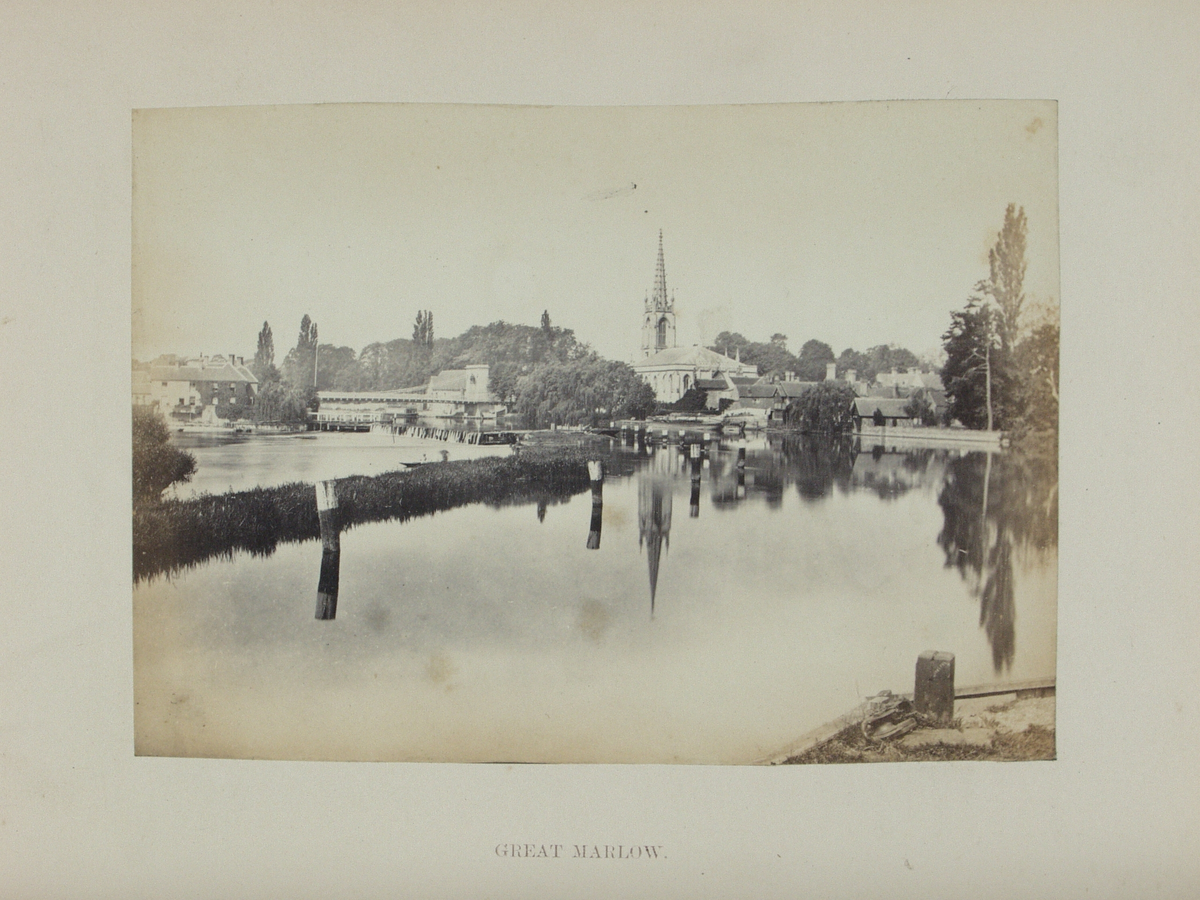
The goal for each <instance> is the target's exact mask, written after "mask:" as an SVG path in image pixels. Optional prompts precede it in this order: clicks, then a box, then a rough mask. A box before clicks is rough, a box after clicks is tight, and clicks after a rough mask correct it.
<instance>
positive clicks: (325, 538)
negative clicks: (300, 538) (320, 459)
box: [317, 481, 341, 550]
mask: <svg viewBox="0 0 1200 900" xmlns="http://www.w3.org/2000/svg"><path fill="white" fill-rule="evenodd" d="M317 518H319V519H320V520H321V549H322V550H340V549H341V543H340V535H341V523H340V522H338V500H337V482H335V481H318V482H317Z"/></svg>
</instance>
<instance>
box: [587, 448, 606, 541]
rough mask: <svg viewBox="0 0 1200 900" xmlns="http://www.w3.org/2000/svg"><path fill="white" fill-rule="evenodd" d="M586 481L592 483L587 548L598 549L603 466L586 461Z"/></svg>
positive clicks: (602, 508)
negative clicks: (590, 517) (590, 518)
mask: <svg viewBox="0 0 1200 900" xmlns="http://www.w3.org/2000/svg"><path fill="white" fill-rule="evenodd" d="M587 466H588V479H589V480H590V481H591V482H592V520H591V522H590V524H589V526H588V536H587V548H588V549H589V550H599V549H600V531H601V528H602V526H603V524H604V464H603V463H602V462H601V461H600V460H598V459H589V460H588V464H587Z"/></svg>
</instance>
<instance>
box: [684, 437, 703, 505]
mask: <svg viewBox="0 0 1200 900" xmlns="http://www.w3.org/2000/svg"><path fill="white" fill-rule="evenodd" d="M688 452H689V456H691V497H690V498H689V500H688V515H689V516H690V517H691V518H700V468H701V466H702V463H703V461H702V460H701V452H702V448H701V445H700V444H692V445H691V446H690V448H689V450H688Z"/></svg>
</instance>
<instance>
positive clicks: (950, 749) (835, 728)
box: [771, 688, 1055, 765]
mask: <svg viewBox="0 0 1200 900" xmlns="http://www.w3.org/2000/svg"><path fill="white" fill-rule="evenodd" d="M865 709H866V704H864V705H863V706H860V707H858V708H857V709H855V710H853V711H852V712H850V713H848V714H846V715H845V716H842V717H841V718H840V719H838V720H835V721H834V722H832V723H830V724H829V725H826V726H824V728H823V729H818V730H817V732H814V733H813V734H812V735H811V736H809V738H808V740H807V741H805V739H801V740H802V742H804V743H808V744H809V746H808V747H807V748H806V749H804V750H803V751H801V752H799V753H794V754H792V755H788V756H786V757H785V758H783V759H775V760H772V761H771V762H772V763H774V764H777V765H806V764H814V763H866V762H934V761H946V760H972V761H1004V762H1018V761H1031V760H1047V759H1054V758H1055V696H1054V690H1053V688H1050V689H1045V690H1040V691H1029V692H1014V693H1009V694H998V695H992V696H985V697H971V698H965V699H960V700H956V701H955V703H954V721H953V723H952V724H951V726H950V727H948V728H930V727H918V728H917V729H916V730H915V731H912V732H910V733H909V734H906V735H904V736H903V737H899V738H897V739H895V740H891V741H879V742H873V741H870V740H868V739H867V738H866V737H865V736H864V735H863V731H862V727H861V725H862V720H863V713H864V712H865Z"/></svg>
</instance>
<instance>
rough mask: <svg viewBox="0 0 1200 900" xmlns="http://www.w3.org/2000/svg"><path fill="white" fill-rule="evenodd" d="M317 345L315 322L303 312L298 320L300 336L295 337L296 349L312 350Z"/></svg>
mask: <svg viewBox="0 0 1200 900" xmlns="http://www.w3.org/2000/svg"><path fill="white" fill-rule="evenodd" d="M316 346H317V323H316V322H314V321H313V320H312V319H310V318H309V317H308V313H305V314H304V318H303V319H301V320H300V336H299V337H298V338H296V349H297V350H312V349H314V348H315V347H316Z"/></svg>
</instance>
